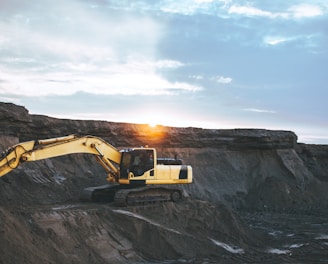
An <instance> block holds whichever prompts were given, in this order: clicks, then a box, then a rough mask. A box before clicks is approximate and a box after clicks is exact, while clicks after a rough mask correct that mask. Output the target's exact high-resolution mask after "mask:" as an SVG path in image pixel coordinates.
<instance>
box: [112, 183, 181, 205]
mask: <svg viewBox="0 0 328 264" xmlns="http://www.w3.org/2000/svg"><path fill="white" fill-rule="evenodd" d="M181 198H182V195H181V192H180V190H178V189H167V188H163V187H148V186H146V187H141V188H134V189H122V190H119V191H117V192H116V194H115V204H116V205H117V206H129V205H145V204H152V203H158V202H169V201H173V202H177V201H179V200H180V199H181Z"/></svg>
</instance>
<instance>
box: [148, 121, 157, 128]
mask: <svg viewBox="0 0 328 264" xmlns="http://www.w3.org/2000/svg"><path fill="white" fill-rule="evenodd" d="M148 126H150V127H151V128H155V127H157V126H158V124H157V123H155V122H148Z"/></svg>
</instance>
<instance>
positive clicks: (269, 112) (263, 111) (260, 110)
mask: <svg viewBox="0 0 328 264" xmlns="http://www.w3.org/2000/svg"><path fill="white" fill-rule="evenodd" d="M243 110H244V111H246V112H255V113H265V114H275V113H276V111H273V110H266V109H259V108H244V109H243Z"/></svg>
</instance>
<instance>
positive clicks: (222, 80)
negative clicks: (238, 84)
mask: <svg viewBox="0 0 328 264" xmlns="http://www.w3.org/2000/svg"><path fill="white" fill-rule="evenodd" d="M212 80H214V81H216V82H218V83H222V84H228V83H231V82H232V78H230V77H224V76H216V77H213V78H212Z"/></svg>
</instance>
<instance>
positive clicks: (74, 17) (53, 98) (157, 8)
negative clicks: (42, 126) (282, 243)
mask: <svg viewBox="0 0 328 264" xmlns="http://www.w3.org/2000/svg"><path fill="white" fill-rule="evenodd" d="M327 25H328V2H327V1H326V0H291V1H285V0H275V1H262V0H254V1H243V0H179V1H173V0H162V1H151V0H148V1H147V0H144V1H139V0H136V1H128V0H126V1H122V0H120V1H115V0H93V1H92V0H71V1H66V0H65V1H64V0H57V1H50V0H34V1H24V0H3V1H1V2H0V32H1V33H0V62H1V63H0V100H1V101H5V102H13V103H16V104H20V105H24V106H25V107H26V108H28V109H29V110H30V112H31V113H34V114H44V115H51V116H55V117H64V118H82V119H101V120H109V121H119V122H120V121H123V122H138V123H150V122H151V123H158V124H164V125H173V126H196V127H205V128H218V129H220V128H245V127H247V128H267V129H284V130H292V131H295V132H296V133H297V134H298V135H299V141H301V142H307V143H325V144H328V133H327V131H328V122H327V118H326V116H327V113H328V107H327V104H326V102H325V101H326V98H328V90H327V89H326V85H327V81H328V75H327V73H326V70H325V69H326V63H327V61H328V60H327V59H328V58H327V46H328V38H327Z"/></svg>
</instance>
